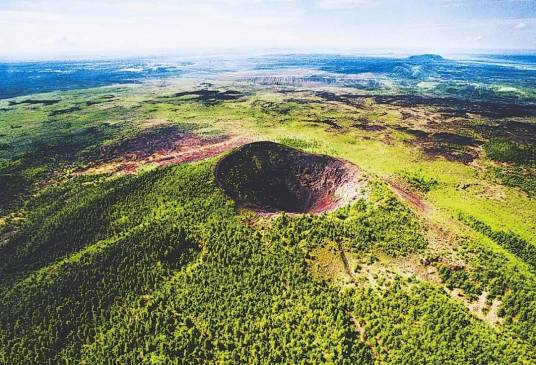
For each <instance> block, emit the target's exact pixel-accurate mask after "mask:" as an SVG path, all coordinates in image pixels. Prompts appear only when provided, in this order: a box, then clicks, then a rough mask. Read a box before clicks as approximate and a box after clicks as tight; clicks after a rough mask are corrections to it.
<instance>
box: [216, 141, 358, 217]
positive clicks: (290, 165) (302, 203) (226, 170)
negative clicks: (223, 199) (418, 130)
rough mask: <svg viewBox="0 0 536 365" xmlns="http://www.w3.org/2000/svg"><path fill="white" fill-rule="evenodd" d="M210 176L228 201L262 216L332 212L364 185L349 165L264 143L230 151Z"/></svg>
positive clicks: (327, 157) (325, 157)
mask: <svg viewBox="0 0 536 365" xmlns="http://www.w3.org/2000/svg"><path fill="white" fill-rule="evenodd" d="M214 174H215V178H216V181H217V183H218V185H219V186H220V187H221V188H222V189H223V191H224V192H225V193H226V194H227V195H228V196H229V197H230V198H232V199H233V200H234V201H236V202H237V203H238V204H239V205H240V206H242V207H245V208H249V209H252V210H255V211H257V212H261V213H275V212H279V211H284V212H289V213H321V212H326V211H331V210H334V209H336V208H338V207H340V206H342V205H344V204H347V203H349V202H350V201H352V200H353V199H355V198H356V197H357V196H358V195H359V193H360V190H361V189H360V187H361V186H362V182H361V181H360V180H359V171H358V169H357V167H356V166H355V165H353V164H351V163H350V162H348V161H344V160H340V159H337V158H333V157H330V156H326V155H318V154H311V153H306V152H302V151H299V150H296V149H294V148H291V147H287V146H284V145H281V144H278V143H274V142H267V141H265V142H253V143H249V144H246V145H243V146H241V147H239V148H237V149H235V150H233V151H232V152H230V153H229V154H227V155H226V156H225V157H223V158H222V159H221V160H220V161H219V162H218V164H217V166H216V169H215V172H214Z"/></svg>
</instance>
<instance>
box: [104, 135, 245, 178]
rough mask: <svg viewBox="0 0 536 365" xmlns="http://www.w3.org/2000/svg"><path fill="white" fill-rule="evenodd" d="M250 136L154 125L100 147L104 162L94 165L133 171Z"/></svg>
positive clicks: (188, 158)
mask: <svg viewBox="0 0 536 365" xmlns="http://www.w3.org/2000/svg"><path fill="white" fill-rule="evenodd" d="M250 141H251V140H250V139H248V138H245V137H238V136H218V137H213V138H203V137H200V136H198V135H196V134H194V133H189V132H182V131H180V130H177V129H176V128H173V127H164V128H155V129H152V130H150V131H148V132H145V133H143V134H141V135H139V136H136V137H134V138H132V139H129V140H126V141H124V142H121V143H118V144H116V145H113V146H108V147H107V148H104V149H102V150H101V153H100V154H101V156H102V157H101V159H102V161H103V163H102V164H101V165H100V166H98V165H97V166H94V168H96V169H99V168H103V169H104V170H111V171H114V172H123V173H135V172H136V171H137V170H138V168H139V167H140V166H142V165H145V164H148V163H154V164H158V165H159V166H166V165H170V164H179V163H185V162H192V161H197V160H202V159H205V158H209V157H212V156H215V155H218V154H220V153H222V152H225V151H227V150H230V149H232V148H235V147H238V146H241V145H243V144H246V143H248V142H250Z"/></svg>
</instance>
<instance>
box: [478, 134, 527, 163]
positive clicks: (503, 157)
mask: <svg viewBox="0 0 536 365" xmlns="http://www.w3.org/2000/svg"><path fill="white" fill-rule="evenodd" d="M484 150H485V151H486V154H487V155H488V157H489V158H490V159H492V160H495V161H499V162H509V163H515V164H518V165H529V166H530V165H534V164H536V148H535V147H534V146H528V145H522V144H519V143H516V142H513V141H508V140H492V141H490V142H488V143H486V144H485V145H484Z"/></svg>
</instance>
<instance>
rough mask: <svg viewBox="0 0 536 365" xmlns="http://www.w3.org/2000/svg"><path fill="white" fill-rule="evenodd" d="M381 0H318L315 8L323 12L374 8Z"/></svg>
mask: <svg viewBox="0 0 536 365" xmlns="http://www.w3.org/2000/svg"><path fill="white" fill-rule="evenodd" d="M379 4H380V1H379V0H316V2H315V7H316V8H318V9H323V10H346V9H354V8H359V7H374V6H378V5H379Z"/></svg>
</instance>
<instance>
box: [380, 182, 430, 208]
mask: <svg viewBox="0 0 536 365" xmlns="http://www.w3.org/2000/svg"><path fill="white" fill-rule="evenodd" d="M384 181H385V182H386V183H387V184H389V186H390V187H391V189H392V190H393V191H394V192H395V193H396V194H397V195H398V196H399V197H400V198H401V199H402V200H404V201H406V202H408V203H409V204H410V205H411V206H412V207H414V208H415V209H417V210H418V211H419V212H422V213H431V212H432V207H431V206H430V204H428V203H427V202H426V201H425V200H424V199H423V198H421V197H420V196H419V195H418V194H416V193H414V192H412V191H409V190H408V189H406V188H404V187H403V186H402V185H401V184H400V183H399V182H397V181H394V180H390V179H385V180H384Z"/></svg>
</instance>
